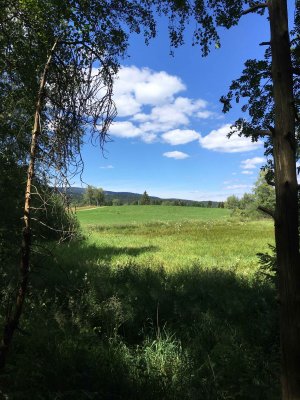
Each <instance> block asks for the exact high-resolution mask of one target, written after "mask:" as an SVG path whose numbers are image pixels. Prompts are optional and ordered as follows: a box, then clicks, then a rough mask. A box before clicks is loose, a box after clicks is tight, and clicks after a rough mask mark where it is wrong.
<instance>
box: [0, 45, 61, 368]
mask: <svg viewBox="0 0 300 400" xmlns="http://www.w3.org/2000/svg"><path fill="white" fill-rule="evenodd" d="M56 45H57V41H56V42H55V43H54V45H53V47H52V49H51V52H50V55H49V57H48V60H47V62H46V64H45V68H44V71H43V74H42V77H41V80H40V88H39V93H38V98H37V104H36V109H35V115H34V125H33V130H32V135H31V145H30V158H29V165H28V171H27V182H26V192H25V204H24V216H23V219H24V228H23V233H22V244H21V262H20V280H19V288H18V294H17V299H16V304H15V307H14V310H13V312H12V313H10V315H8V316H7V320H6V323H5V326H4V332H3V337H2V343H1V345H0V369H1V368H4V367H5V364H6V358H7V353H8V350H9V347H10V344H11V342H12V339H13V335H14V333H15V331H16V329H17V328H18V326H19V321H20V317H21V314H22V311H23V306H24V301H25V297H26V293H27V288H28V278H29V266H30V253H31V223H30V216H31V186H32V181H33V177H34V171H35V161H36V152H37V148H38V137H39V135H40V133H41V131H40V126H41V124H40V122H41V121H40V114H41V111H42V108H43V102H44V89H45V85H46V81H47V74H48V70H49V68H50V64H51V61H52V56H53V53H54V51H55V48H56Z"/></svg>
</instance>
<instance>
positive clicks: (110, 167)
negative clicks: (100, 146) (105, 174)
mask: <svg viewBox="0 0 300 400" xmlns="http://www.w3.org/2000/svg"><path fill="white" fill-rule="evenodd" d="M100 168H101V169H113V168H114V166H113V165H103V166H101V167H100Z"/></svg>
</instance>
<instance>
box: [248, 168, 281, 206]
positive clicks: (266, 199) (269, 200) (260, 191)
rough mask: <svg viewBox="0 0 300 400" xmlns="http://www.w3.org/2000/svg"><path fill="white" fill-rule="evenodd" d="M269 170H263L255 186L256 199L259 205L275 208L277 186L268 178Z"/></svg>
mask: <svg viewBox="0 0 300 400" xmlns="http://www.w3.org/2000/svg"><path fill="white" fill-rule="evenodd" d="M266 176H267V171H261V172H260V174H259V177H258V179H257V181H256V182H255V186H254V191H253V192H254V199H255V203H256V205H257V207H258V206H262V207H266V208H268V209H270V210H274V209H275V202H276V201H275V188H274V186H271V185H269V184H268V182H267V180H266Z"/></svg>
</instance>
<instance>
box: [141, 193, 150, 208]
mask: <svg viewBox="0 0 300 400" xmlns="http://www.w3.org/2000/svg"><path fill="white" fill-rule="evenodd" d="M149 204H150V197H149V195H148V193H147V192H146V190H145V191H144V193H143V195H142V197H141V199H140V205H142V206H145V205H149Z"/></svg>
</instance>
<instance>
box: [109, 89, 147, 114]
mask: <svg viewBox="0 0 300 400" xmlns="http://www.w3.org/2000/svg"><path fill="white" fill-rule="evenodd" d="M115 104H116V107H117V111H118V116H119V117H127V116H128V115H133V114H136V113H138V112H140V110H141V104H140V103H139V102H138V101H136V99H135V98H134V97H133V96H132V95H130V94H122V95H121V96H118V97H117V98H115Z"/></svg>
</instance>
